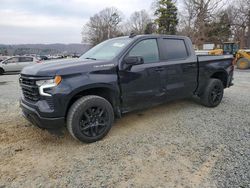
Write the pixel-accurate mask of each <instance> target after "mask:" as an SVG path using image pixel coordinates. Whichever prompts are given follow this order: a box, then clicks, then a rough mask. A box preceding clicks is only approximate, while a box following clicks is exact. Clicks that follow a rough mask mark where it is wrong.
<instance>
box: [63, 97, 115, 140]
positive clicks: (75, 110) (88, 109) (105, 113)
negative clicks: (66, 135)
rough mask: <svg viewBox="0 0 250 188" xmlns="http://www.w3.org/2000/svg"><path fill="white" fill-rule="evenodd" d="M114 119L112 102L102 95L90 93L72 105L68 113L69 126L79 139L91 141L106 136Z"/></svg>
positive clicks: (74, 135) (70, 130) (71, 132)
mask: <svg viewBox="0 0 250 188" xmlns="http://www.w3.org/2000/svg"><path fill="white" fill-rule="evenodd" d="M113 121H114V112H113V108H112V106H111V104H110V103H109V102H108V101H107V100H106V99H104V98H102V97H99V96H95V95H88V96H84V97H82V98H80V99H78V100H77V101H76V102H75V103H74V104H73V105H72V106H71V108H70V110H69V112H68V115H67V128H68V130H69V132H70V134H71V135H72V136H73V137H74V138H76V139H77V140H80V141H82V142H86V143H91V142H95V141H98V140H101V139H102V138H103V137H105V136H106V135H107V133H108V132H109V130H110V129H111V127H112V124H113Z"/></svg>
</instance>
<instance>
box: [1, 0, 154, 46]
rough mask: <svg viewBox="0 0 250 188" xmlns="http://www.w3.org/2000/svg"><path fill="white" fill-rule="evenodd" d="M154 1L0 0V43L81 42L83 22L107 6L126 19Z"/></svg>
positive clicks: (148, 9)
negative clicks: (117, 11)
mask: <svg viewBox="0 0 250 188" xmlns="http://www.w3.org/2000/svg"><path fill="white" fill-rule="evenodd" d="M152 2H153V0H0V44H36V43H39V44H41V43H43V44H49V43H80V42H81V31H82V29H83V25H84V24H85V23H86V22H87V21H88V20H89V17H90V16H93V15H94V14H95V13H98V12H99V11H101V10H102V9H104V8H106V7H116V8H118V9H119V10H120V11H122V12H123V14H124V17H125V19H126V18H128V17H129V16H130V14H131V13H133V12H134V11H139V10H142V9H145V10H147V11H148V12H149V13H151V12H150V8H151V5H152Z"/></svg>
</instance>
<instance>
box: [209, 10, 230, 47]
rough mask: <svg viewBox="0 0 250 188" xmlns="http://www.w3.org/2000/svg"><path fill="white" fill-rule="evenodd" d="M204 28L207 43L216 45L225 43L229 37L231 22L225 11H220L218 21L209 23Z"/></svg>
mask: <svg viewBox="0 0 250 188" xmlns="http://www.w3.org/2000/svg"><path fill="white" fill-rule="evenodd" d="M206 27H207V33H206V36H207V41H209V42H212V43H214V44H216V45H217V44H222V43H223V42H227V41H228V40H229V38H230V36H231V29H230V28H231V21H230V19H229V15H228V13H227V12H226V11H221V12H220V13H219V15H218V19H217V20H214V21H212V22H211V23H209V24H208V25H206Z"/></svg>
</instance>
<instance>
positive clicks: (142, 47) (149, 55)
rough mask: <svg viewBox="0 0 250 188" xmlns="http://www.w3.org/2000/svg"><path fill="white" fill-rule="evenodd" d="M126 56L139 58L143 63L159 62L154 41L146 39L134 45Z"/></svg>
mask: <svg viewBox="0 0 250 188" xmlns="http://www.w3.org/2000/svg"><path fill="white" fill-rule="evenodd" d="M128 56H141V57H143V59H144V63H155V62H158V61H159V51H158V45H157V41H156V39H146V40H143V41H140V42H139V43H138V44H136V45H135V46H134V47H133V48H132V50H131V51H130V52H129V54H128Z"/></svg>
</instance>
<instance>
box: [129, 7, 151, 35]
mask: <svg viewBox="0 0 250 188" xmlns="http://www.w3.org/2000/svg"><path fill="white" fill-rule="evenodd" d="M150 22H151V19H150V16H149V15H148V13H147V12H146V10H141V11H136V12H134V13H133V14H132V15H131V16H130V19H129V21H128V26H129V30H130V31H131V32H134V33H135V34H144V31H145V29H146V27H147V25H148V24H149V23H150Z"/></svg>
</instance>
